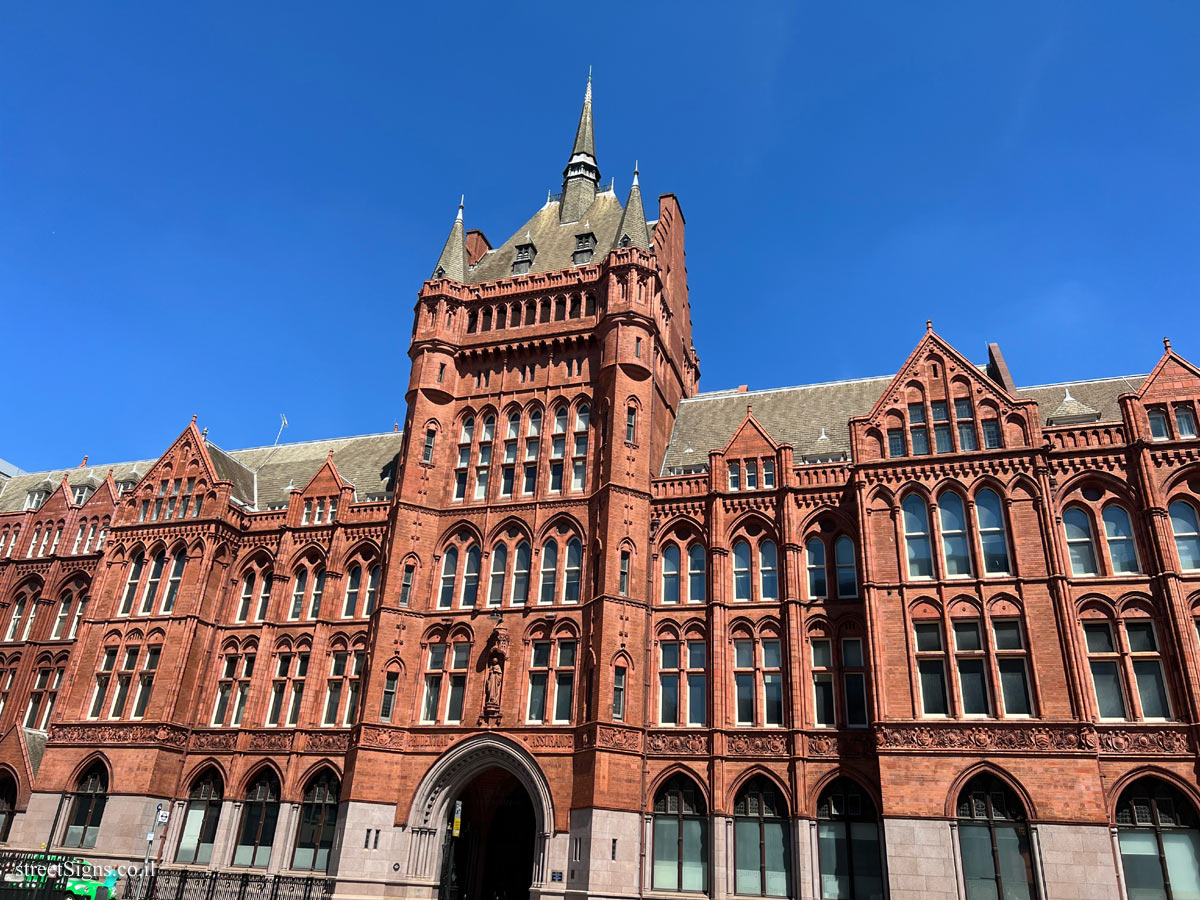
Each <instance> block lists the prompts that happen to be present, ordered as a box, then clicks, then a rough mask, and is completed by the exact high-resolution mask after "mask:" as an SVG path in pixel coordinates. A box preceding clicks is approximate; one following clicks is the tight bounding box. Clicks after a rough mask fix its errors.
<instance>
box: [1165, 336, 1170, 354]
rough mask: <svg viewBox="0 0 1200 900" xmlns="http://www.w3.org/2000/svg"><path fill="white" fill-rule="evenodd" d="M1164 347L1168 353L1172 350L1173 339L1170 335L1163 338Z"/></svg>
mask: <svg viewBox="0 0 1200 900" xmlns="http://www.w3.org/2000/svg"><path fill="white" fill-rule="evenodd" d="M1163 349H1164V350H1166V351H1167V352H1168V353H1170V352H1171V339H1170V338H1169V337H1165V338H1163Z"/></svg>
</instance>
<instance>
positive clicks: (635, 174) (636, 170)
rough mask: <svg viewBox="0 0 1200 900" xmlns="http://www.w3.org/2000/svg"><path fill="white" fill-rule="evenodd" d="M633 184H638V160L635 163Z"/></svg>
mask: <svg viewBox="0 0 1200 900" xmlns="http://www.w3.org/2000/svg"><path fill="white" fill-rule="evenodd" d="M633 183H634V184H637V183H638V161H637V160H636V159H635V160H634V161H633Z"/></svg>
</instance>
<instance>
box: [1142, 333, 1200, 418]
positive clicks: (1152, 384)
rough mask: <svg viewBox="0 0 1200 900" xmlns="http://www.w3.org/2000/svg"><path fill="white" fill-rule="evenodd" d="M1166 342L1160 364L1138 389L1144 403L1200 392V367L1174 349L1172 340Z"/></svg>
mask: <svg viewBox="0 0 1200 900" xmlns="http://www.w3.org/2000/svg"><path fill="white" fill-rule="evenodd" d="M1164 344H1165V349H1164V350H1163V355H1162V357H1161V358H1160V359H1159V360H1158V365H1156V366H1155V367H1154V370H1153V371H1152V372H1151V373H1150V374H1149V375H1147V376H1146V380H1145V381H1144V382H1142V386H1141V388H1139V389H1138V392H1137V397H1138V399H1139V400H1141V401H1142V402H1143V403H1153V402H1156V401H1158V400H1160V399H1162V400H1171V399H1178V398H1179V397H1180V396H1181V395H1197V394H1200V368H1197V367H1196V366H1194V365H1192V364H1191V363H1190V362H1188V361H1187V360H1186V359H1184V358H1183V357H1182V356H1180V355H1179V354H1178V353H1176V352H1175V351H1174V350H1172V349H1171V343H1170V341H1164Z"/></svg>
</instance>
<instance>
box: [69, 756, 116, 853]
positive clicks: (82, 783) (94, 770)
mask: <svg viewBox="0 0 1200 900" xmlns="http://www.w3.org/2000/svg"><path fill="white" fill-rule="evenodd" d="M107 802H108V772H107V770H105V768H104V765H103V764H102V763H99V762H96V763H93V764H92V767H91V768H90V769H88V770H87V771H86V772H84V773H83V776H82V777H81V778H80V779H79V782H78V783H77V784H76V785H75V792H74V794H73V795H72V797H71V815H70V818H69V819H68V820H67V834H66V837H65V838H64V840H63V844H64V845H65V846H67V847H95V846H96V836H97V835H98V834H99V833H100V820H101V819H103V818H104V806H105V804H106V803H107Z"/></svg>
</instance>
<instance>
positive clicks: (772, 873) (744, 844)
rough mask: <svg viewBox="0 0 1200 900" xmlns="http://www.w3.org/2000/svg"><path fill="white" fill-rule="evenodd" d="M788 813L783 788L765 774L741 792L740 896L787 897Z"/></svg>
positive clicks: (737, 813) (736, 828) (736, 841)
mask: <svg viewBox="0 0 1200 900" xmlns="http://www.w3.org/2000/svg"><path fill="white" fill-rule="evenodd" d="M787 814H788V813H787V803H786V802H785V800H784V798H783V797H782V796H781V795H780V793H779V789H778V788H777V787H776V786H775V784H774V783H773V782H771V781H770V780H768V779H766V778H764V777H762V776H761V775H760V776H757V777H755V778H751V779H750V781H749V782H747V784H746V786H745V787H743V788H742V790H741V791H740V792H739V793H738V796H737V800H736V801H735V802H734V806H733V815H734V820H733V822H734V825H733V847H734V861H735V862H734V866H735V870H736V872H735V887H734V890H735V892H736V893H738V894H757V895H760V896H766V897H784V896H787V893H788V881H789V879H788V852H787V845H788V819H787Z"/></svg>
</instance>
